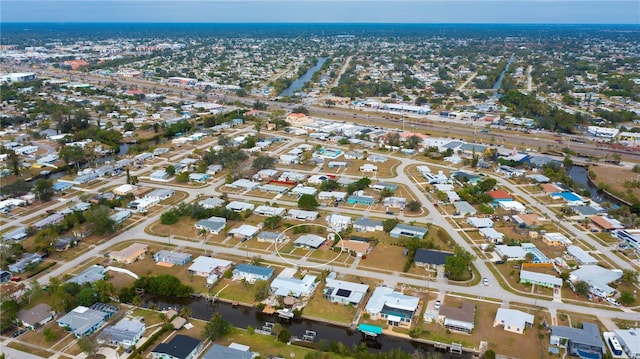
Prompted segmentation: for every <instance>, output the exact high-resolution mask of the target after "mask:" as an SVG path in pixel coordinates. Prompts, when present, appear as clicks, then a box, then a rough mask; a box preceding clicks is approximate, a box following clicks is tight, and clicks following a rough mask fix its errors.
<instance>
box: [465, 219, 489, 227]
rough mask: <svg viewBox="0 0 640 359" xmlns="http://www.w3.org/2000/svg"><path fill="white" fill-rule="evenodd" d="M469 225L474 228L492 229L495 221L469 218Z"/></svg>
mask: <svg viewBox="0 0 640 359" xmlns="http://www.w3.org/2000/svg"><path fill="white" fill-rule="evenodd" d="M467 223H469V224H470V225H471V226H472V227H474V228H492V227H493V221H492V220H491V218H478V217H469V218H467Z"/></svg>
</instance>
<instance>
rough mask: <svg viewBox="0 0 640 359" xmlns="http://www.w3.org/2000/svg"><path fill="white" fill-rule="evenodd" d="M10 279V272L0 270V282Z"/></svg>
mask: <svg viewBox="0 0 640 359" xmlns="http://www.w3.org/2000/svg"><path fill="white" fill-rule="evenodd" d="M10 279H11V272H9V271H6V270H0V284H2V283H6V282H8V281H9V280H10Z"/></svg>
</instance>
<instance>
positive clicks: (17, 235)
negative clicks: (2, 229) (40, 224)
mask: <svg viewBox="0 0 640 359" xmlns="http://www.w3.org/2000/svg"><path fill="white" fill-rule="evenodd" d="M25 238H27V227H19V228H17V229H14V230H12V231H10V232H7V233H4V234H3V235H2V239H4V240H5V241H21V240H23V239H25Z"/></svg>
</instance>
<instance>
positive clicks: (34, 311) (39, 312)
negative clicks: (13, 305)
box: [18, 303, 53, 330]
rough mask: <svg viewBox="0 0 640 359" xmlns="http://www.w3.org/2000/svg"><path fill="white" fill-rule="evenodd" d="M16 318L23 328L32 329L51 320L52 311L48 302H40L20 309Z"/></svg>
mask: <svg viewBox="0 0 640 359" xmlns="http://www.w3.org/2000/svg"><path fill="white" fill-rule="evenodd" d="M18 320H19V321H20V323H22V326H24V327H25V328H27V329H29V330H34V329H36V328H38V327H41V326H43V325H45V324H47V323H49V322H50V321H51V320H53V311H52V310H51V306H50V305H49V304H46V303H40V304H37V305H35V306H34V307H33V308H30V309H22V310H20V312H18Z"/></svg>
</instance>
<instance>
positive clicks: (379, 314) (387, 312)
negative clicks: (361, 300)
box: [365, 287, 420, 323]
mask: <svg viewBox="0 0 640 359" xmlns="http://www.w3.org/2000/svg"><path fill="white" fill-rule="evenodd" d="M419 302H420V298H417V297H413V296H409V295H404V294H402V293H400V292H396V291H394V290H393V288H389V287H377V288H376V289H375V290H374V291H373V294H372V295H371V298H369V301H368V302H367V305H366V306H365V311H366V312H367V313H369V314H370V315H371V316H372V317H373V318H385V319H387V321H389V322H394V323H401V322H403V323H411V320H412V319H413V315H414V314H415V311H416V309H417V308H418V303H419Z"/></svg>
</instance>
